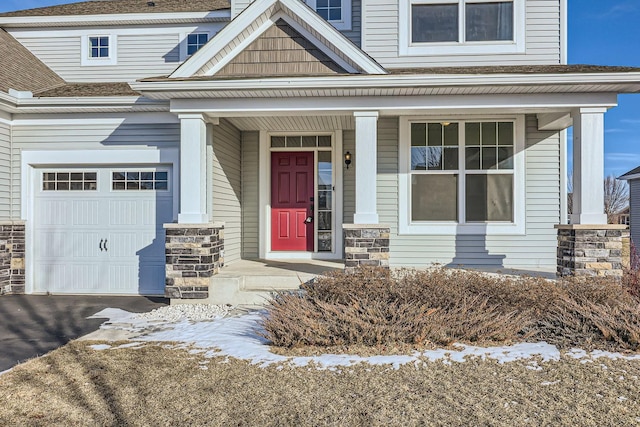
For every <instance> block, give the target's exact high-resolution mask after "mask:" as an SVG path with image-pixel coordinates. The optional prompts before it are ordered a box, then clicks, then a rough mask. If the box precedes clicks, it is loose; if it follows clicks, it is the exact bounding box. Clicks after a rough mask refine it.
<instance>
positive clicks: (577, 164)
mask: <svg viewBox="0 0 640 427" xmlns="http://www.w3.org/2000/svg"><path fill="white" fill-rule="evenodd" d="M566 14H567V5H566V0H482V1H480V0H442V1H440V0H439V1H438V2H433V1H430V0H427V1H425V0H421V1H414V0H400V1H389V0H329V1H327V0H308V1H307V2H306V3H304V2H302V1H300V0H256V1H254V2H249V1H246V0H231V2H228V1H227V0H190V1H185V0H154V1H146V0H110V1H87V2H82V3H74V4H68V5H61V6H53V7H47V8H40V9H32V10H25V11H19V12H11V13H5V14H0V28H1V29H2V31H1V32H0V38H1V42H2V44H1V46H0V49H1V50H0V63H1V64H2V66H1V68H0V179H1V180H2V181H1V182H0V216H1V218H2V220H3V221H4V222H3V223H2V224H3V225H2V230H1V231H2V235H1V236H0V243H2V242H3V243H4V246H2V245H0V249H1V250H3V251H4V254H3V258H2V259H3V261H2V262H3V270H2V272H0V280H2V284H3V285H2V286H3V288H2V289H3V292H5V293H21V292H26V293H44V292H52V293H104V294H108V293H112V294H137V293H141V294H162V293H164V294H166V295H168V296H170V297H172V298H175V299H199V298H206V297H207V296H209V295H210V294H211V293H213V292H215V289H213V288H211V286H210V285H211V280H212V276H214V275H215V274H216V272H218V271H219V269H220V268H223V265H225V264H226V265H232V264H233V263H235V262H238V261H239V260H241V259H344V260H345V263H346V267H347V269H351V268H356V267H357V266H359V265H382V266H391V267H401V266H407V267H427V266H430V265H432V264H434V263H438V264H443V265H453V266H455V265H465V266H472V267H482V268H506V269H519V270H528V271H558V273H559V274H582V273H584V274H592V273H593V274H596V273H594V272H595V271H596V270H598V271H599V273H598V274H618V272H617V271H613V270H617V269H618V268H617V267H618V265H619V253H618V252H616V251H617V249H616V247H615V245H608V246H609V247H608V248H606V250H604V249H605V248H604V243H602V246H603V247H602V248H598V249H602V250H601V251H600V252H599V253H598V254H594V256H592V257H587V258H585V259H580V260H577V261H576V258H575V254H576V242H577V241H580V239H579V238H578V239H576V233H577V234H580V233H586V232H588V233H596V234H598V233H599V234H598V235H600V234H602V237H603V238H606V239H613V240H615V239H616V238H617V239H618V240H619V235H620V232H619V230H617V229H615V228H607V226H606V216H605V215H604V212H603V208H602V192H601V187H602V185H601V183H602V179H603V170H604V168H603V161H604V160H603V144H604V126H603V121H604V115H605V113H606V111H607V110H608V109H609V108H612V107H615V106H616V104H617V95H618V94H619V93H637V92H639V91H640V69H633V68H623V67H604V66H586V65H567V64H566V62H567V61H566V58H567V52H566V39H567V25H566V22H567V16H566ZM569 126H573V128H574V132H573V135H574V136H573V141H572V143H573V145H574V158H573V162H574V187H573V188H574V192H575V196H574V207H573V214H572V221H571V222H572V225H571V226H568V225H565V224H564V223H566V218H567V214H566V210H567V207H566V200H567V197H566V182H565V180H566V179H565V177H566V161H567V158H566V157H567V151H566V129H567V128H568V127H569ZM347 157H348V158H349V160H350V164H348V165H347V164H346V162H345V161H346V160H347ZM576 230H581V231H576ZM585 230H586V231H585ZM595 230H599V231H595ZM616 244H617V243H616ZM578 246H579V245H578ZM587 264H588V265H587ZM596 264H597V265H596ZM609 270H612V271H613V272H611V271H609Z"/></svg>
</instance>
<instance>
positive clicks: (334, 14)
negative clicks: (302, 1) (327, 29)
mask: <svg viewBox="0 0 640 427" xmlns="http://www.w3.org/2000/svg"><path fill="white" fill-rule="evenodd" d="M306 3H307V4H308V5H309V7H311V8H312V9H314V10H315V11H316V12H318V15H320V16H321V17H323V18H324V19H326V20H327V21H329V22H330V23H331V24H333V26H334V27H336V29H338V30H347V31H348V30H351V0H306Z"/></svg>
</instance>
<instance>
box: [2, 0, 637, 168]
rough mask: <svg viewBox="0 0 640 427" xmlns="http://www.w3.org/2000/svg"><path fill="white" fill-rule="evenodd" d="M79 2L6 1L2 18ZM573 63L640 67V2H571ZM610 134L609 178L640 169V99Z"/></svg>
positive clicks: (609, 125) (620, 111) (611, 116)
mask: <svg viewBox="0 0 640 427" xmlns="http://www.w3.org/2000/svg"><path fill="white" fill-rule="evenodd" d="M73 2H74V1H72V0H0V12H8V11H13V10H20V9H29V8H33V7H42V6H51V5H56V4H64V3H73ZM569 63H570V64H592V65H626V66H636V67H640V0H569ZM605 133H606V134H605V174H606V175H615V176H620V175H622V174H623V173H625V172H627V171H629V170H631V169H633V168H635V167H637V166H640V94H637V95H620V96H619V97H618V107H616V108H613V109H611V110H609V112H607V114H606V115H605ZM569 154H570V156H569V158H571V144H569Z"/></svg>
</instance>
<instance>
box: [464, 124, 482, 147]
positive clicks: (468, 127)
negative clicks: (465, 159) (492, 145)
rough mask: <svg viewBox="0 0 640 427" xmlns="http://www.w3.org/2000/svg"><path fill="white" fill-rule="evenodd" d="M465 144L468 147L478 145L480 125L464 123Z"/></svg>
mask: <svg viewBox="0 0 640 427" xmlns="http://www.w3.org/2000/svg"><path fill="white" fill-rule="evenodd" d="M464 129H465V143H466V144H467V146H469V145H480V123H466V124H465V125H464Z"/></svg>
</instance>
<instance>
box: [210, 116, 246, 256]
mask: <svg viewBox="0 0 640 427" xmlns="http://www.w3.org/2000/svg"><path fill="white" fill-rule="evenodd" d="M240 159H241V145H240V131H239V130H238V129H236V128H235V127H234V126H233V125H231V124H230V123H229V122H227V121H226V120H221V121H220V125H218V126H214V127H213V218H212V219H213V221H223V222H224V224H225V226H224V261H225V263H228V264H231V263H233V262H234V261H238V260H239V259H240V252H241V229H242V228H241V224H242V217H241V215H242V209H241V205H240V202H241V199H242V194H241V193H242V191H241V176H240V175H241V174H240V170H241V160H240Z"/></svg>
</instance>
